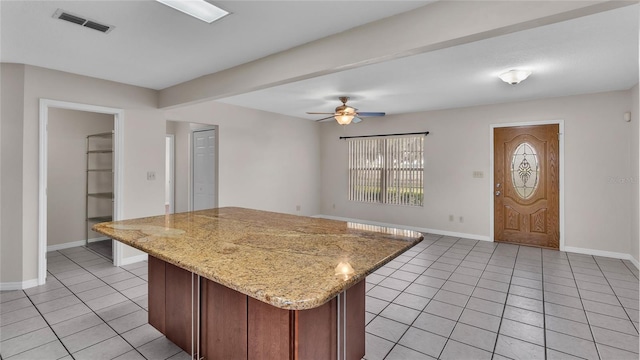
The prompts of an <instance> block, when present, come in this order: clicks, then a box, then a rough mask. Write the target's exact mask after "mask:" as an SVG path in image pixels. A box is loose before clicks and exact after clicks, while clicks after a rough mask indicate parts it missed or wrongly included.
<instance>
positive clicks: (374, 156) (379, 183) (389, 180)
mask: <svg viewBox="0 0 640 360" xmlns="http://www.w3.org/2000/svg"><path fill="white" fill-rule="evenodd" d="M348 142H349V200H352V201H361V202H369V203H383V204H395V205H411V206H422V205H423V190H424V136H423V135H420V136H403V137H380V138H367V139H349V140H348Z"/></svg>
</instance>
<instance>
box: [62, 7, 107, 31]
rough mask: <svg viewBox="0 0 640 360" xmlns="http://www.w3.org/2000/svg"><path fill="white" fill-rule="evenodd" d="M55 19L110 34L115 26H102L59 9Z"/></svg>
mask: <svg viewBox="0 0 640 360" xmlns="http://www.w3.org/2000/svg"><path fill="white" fill-rule="evenodd" d="M53 17H54V18H56V19H60V20H64V21H68V22H71V23H74V24H78V25H81V26H84V27H87V28H89V29H93V30H97V31H100V32H103V33H105V34H106V33H108V32H110V31H111V30H113V28H114V26H111V25H105V24H100V23H98V22H96V21H93V20H89V19H86V18H83V17H81V16H78V15H75V14H71V13H69V12H67V11H64V10H62V9H58V10H56V12H55V13H54V14H53Z"/></svg>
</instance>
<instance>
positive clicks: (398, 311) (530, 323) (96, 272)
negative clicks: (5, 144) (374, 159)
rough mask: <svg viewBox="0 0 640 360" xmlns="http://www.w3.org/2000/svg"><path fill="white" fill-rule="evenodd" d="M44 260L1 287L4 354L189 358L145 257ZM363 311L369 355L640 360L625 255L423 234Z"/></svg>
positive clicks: (83, 252)
mask: <svg viewBox="0 0 640 360" xmlns="http://www.w3.org/2000/svg"><path fill="white" fill-rule="evenodd" d="M47 256H48V265H49V266H48V267H49V269H48V270H49V274H48V275H49V276H48V278H47V284H46V285H43V286H39V287H35V288H31V289H28V290H26V291H6V292H1V293H0V302H1V303H0V341H1V342H0V357H1V358H2V359H145V358H146V359H153V360H155V359H189V358H190V357H189V355H188V354H186V353H185V352H183V351H181V350H180V349H179V348H178V347H177V346H175V345H174V344H173V343H171V342H170V341H169V340H167V339H166V338H165V337H164V336H162V334H160V333H159V332H158V331H156V330H155V329H153V328H152V327H151V326H150V325H149V324H148V323H147V284H146V281H147V266H146V265H147V264H146V262H145V263H138V264H133V265H129V266H124V267H122V268H116V267H113V266H112V265H111V264H110V263H109V262H107V261H106V260H105V259H103V258H102V257H100V256H98V255H96V254H95V253H92V252H91V251H88V250H87V249H85V248H82V247H80V248H72V249H66V250H61V251H56V252H52V253H49V254H48V255H47ZM366 309H367V313H366V321H367V334H366V341H367V355H366V359H367V360H374V359H389V360H391V359H406V360H408V359H431V358H440V359H491V358H493V359H509V358H511V359H536V358H541V359H544V358H545V357H546V358H547V359H574V358H586V359H616V360H618V359H638V271H637V269H636V268H635V267H634V266H633V265H632V264H631V263H629V262H628V261H621V260H615V259H609V258H600V257H592V256H586V255H579V254H573V253H564V252H558V251H551V250H541V249H536V248H530V247H521V246H516V245H507V244H500V245H498V244H494V243H489V242H482V241H473V240H467V239H457V238H449V237H442V236H436V235H426V237H425V240H424V241H423V242H422V243H420V244H418V245H417V246H416V247H414V248H413V249H411V250H409V251H408V252H406V253H405V254H403V255H401V256H400V257H399V258H397V259H395V260H394V261H392V262H391V263H389V264H387V265H386V266H384V267H382V268H381V269H379V270H378V271H376V272H375V273H374V274H372V275H370V276H369V277H368V278H367V302H366ZM594 339H595V340H594ZM313 360H315V359H313Z"/></svg>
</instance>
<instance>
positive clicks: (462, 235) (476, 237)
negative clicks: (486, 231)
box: [312, 215, 491, 241]
mask: <svg viewBox="0 0 640 360" xmlns="http://www.w3.org/2000/svg"><path fill="white" fill-rule="evenodd" d="M312 217H316V218H323V219H330V220H339V221H349V222H355V223H360V224H367V225H375V226H385V227H392V228H398V229H407V230H413V231H419V232H421V233H429V234H435V235H444V236H452V237H459V238H465V239H472V240H481V241H491V239H490V238H489V237H488V236H485V235H477V234H466V233H459V232H453V231H444V230H436V229H427V228H420V227H415V226H408V225H398V224H389V223H382V222H378V221H369V220H362V219H351V218H344V217H339V216H331V215H314V216H312Z"/></svg>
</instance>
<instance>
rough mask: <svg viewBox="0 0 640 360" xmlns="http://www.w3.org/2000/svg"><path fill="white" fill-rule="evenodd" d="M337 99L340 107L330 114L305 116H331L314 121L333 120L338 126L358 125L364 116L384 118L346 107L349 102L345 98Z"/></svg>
mask: <svg viewBox="0 0 640 360" xmlns="http://www.w3.org/2000/svg"><path fill="white" fill-rule="evenodd" d="M338 99H339V100H340V101H341V102H342V105H340V106H338V107H337V108H336V109H335V111H334V112H332V113H319V112H307V114H312V115H331V116H329V117H326V118H322V119H319V120H316V121H325V120H329V119H332V118H333V119H335V120H336V121H337V122H338V124H340V125H349V124H351V122H353V123H354V124H355V123H359V122H360V121H361V119H360V118H361V117H364V116H385V113H383V112H360V111H358V109H356V108H354V107H351V106H348V105H347V101H349V98H348V97H346V96H341V97H339V98H338Z"/></svg>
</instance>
